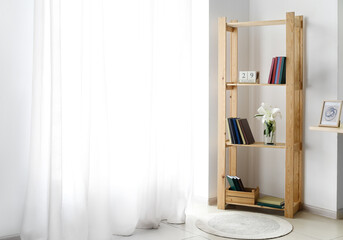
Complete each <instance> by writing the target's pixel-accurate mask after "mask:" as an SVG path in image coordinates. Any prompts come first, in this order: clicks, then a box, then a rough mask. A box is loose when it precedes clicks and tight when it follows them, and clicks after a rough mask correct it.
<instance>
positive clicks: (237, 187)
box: [232, 176, 242, 191]
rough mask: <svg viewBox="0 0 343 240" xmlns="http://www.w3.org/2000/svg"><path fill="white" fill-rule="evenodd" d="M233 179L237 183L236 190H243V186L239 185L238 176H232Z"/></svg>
mask: <svg viewBox="0 0 343 240" xmlns="http://www.w3.org/2000/svg"><path fill="white" fill-rule="evenodd" d="M232 180H233V183H234V184H235V188H236V190H237V191H242V188H241V186H240V185H239V181H238V177H237V176H234V177H233V178H232Z"/></svg>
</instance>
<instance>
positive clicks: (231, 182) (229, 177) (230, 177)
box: [226, 175, 237, 191]
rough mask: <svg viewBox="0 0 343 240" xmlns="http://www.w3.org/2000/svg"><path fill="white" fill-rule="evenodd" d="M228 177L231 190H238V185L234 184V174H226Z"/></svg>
mask: <svg viewBox="0 0 343 240" xmlns="http://www.w3.org/2000/svg"><path fill="white" fill-rule="evenodd" d="M226 179H227V181H228V182H229V185H230V190H234V191H237V189H236V187H235V184H234V182H233V179H232V176H229V175H227V176H226Z"/></svg>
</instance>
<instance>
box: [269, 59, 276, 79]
mask: <svg viewBox="0 0 343 240" xmlns="http://www.w3.org/2000/svg"><path fill="white" fill-rule="evenodd" d="M274 65H275V57H273V59H272V65H271V66H270V71H269V78H268V83H269V84H272V83H273V82H272V77H273V70H274Z"/></svg>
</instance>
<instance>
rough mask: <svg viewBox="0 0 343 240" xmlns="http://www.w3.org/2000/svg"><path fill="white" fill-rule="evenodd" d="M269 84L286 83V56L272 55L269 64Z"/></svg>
mask: <svg viewBox="0 0 343 240" xmlns="http://www.w3.org/2000/svg"><path fill="white" fill-rule="evenodd" d="M268 83H269V84H285V83H286V57H274V58H273V60H272V65H271V66H270V72H269V78H268Z"/></svg>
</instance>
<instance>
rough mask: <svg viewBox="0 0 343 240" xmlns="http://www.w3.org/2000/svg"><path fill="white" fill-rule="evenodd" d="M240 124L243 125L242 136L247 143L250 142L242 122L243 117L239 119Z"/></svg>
mask: <svg viewBox="0 0 343 240" xmlns="http://www.w3.org/2000/svg"><path fill="white" fill-rule="evenodd" d="M238 124H239V126H240V127H241V130H242V133H241V134H242V138H244V141H245V144H249V140H248V138H247V135H246V133H245V131H244V126H243V124H242V119H238Z"/></svg>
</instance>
